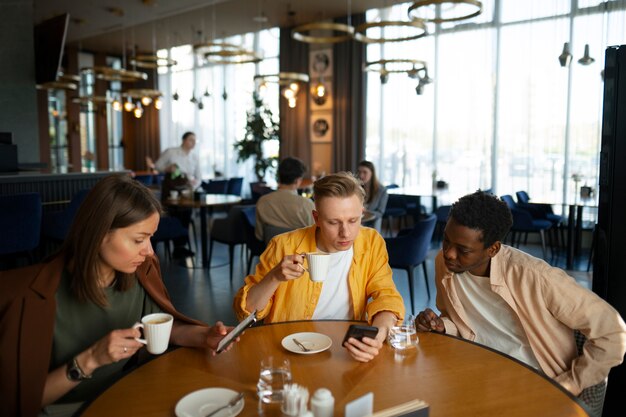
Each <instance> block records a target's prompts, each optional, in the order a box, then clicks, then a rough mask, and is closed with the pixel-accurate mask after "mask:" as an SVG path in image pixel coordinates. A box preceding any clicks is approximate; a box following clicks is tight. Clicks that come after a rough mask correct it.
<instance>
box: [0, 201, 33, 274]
mask: <svg viewBox="0 0 626 417" xmlns="http://www.w3.org/2000/svg"><path fill="white" fill-rule="evenodd" d="M41 218H42V206H41V196H40V195H39V194H38V193H24V194H11V195H0V260H3V261H6V262H2V263H3V264H6V265H7V266H9V267H13V266H15V265H16V262H15V261H16V258H18V257H21V256H26V257H27V258H28V261H29V263H32V262H33V261H34V256H33V251H34V250H35V248H37V247H38V246H39V240H40V236H41Z"/></svg>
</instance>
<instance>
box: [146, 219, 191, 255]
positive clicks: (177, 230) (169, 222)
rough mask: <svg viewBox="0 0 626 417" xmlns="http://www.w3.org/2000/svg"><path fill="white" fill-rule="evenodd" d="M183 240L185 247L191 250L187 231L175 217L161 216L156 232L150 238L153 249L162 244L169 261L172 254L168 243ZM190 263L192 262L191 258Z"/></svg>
mask: <svg viewBox="0 0 626 417" xmlns="http://www.w3.org/2000/svg"><path fill="white" fill-rule="evenodd" d="M180 238H185V239H186V240H187V247H188V248H189V249H191V245H190V242H189V229H187V228H186V227H185V226H183V224H182V223H181V222H180V220H179V219H177V218H176V217H171V216H162V217H161V219H160V220H159V226H158V227H157V230H156V232H154V235H152V237H151V238H150V240H151V241H152V246H153V247H154V248H155V250H156V247H157V245H158V244H159V243H161V242H163V245H164V246H165V255H166V256H167V258H168V259H169V260H171V259H172V252H171V250H170V249H171V248H170V243H171V242H173V241H174V240H176V239H180ZM191 258H192V262H193V257H191Z"/></svg>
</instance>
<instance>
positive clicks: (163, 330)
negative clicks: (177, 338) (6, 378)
mask: <svg viewBox="0 0 626 417" xmlns="http://www.w3.org/2000/svg"><path fill="white" fill-rule="evenodd" d="M173 323H174V317H172V315H171V314H167V313H154V314H148V315H147V316H144V317H143V318H142V319H141V323H136V324H135V325H134V326H133V328H134V329H137V328H139V327H141V328H143V334H144V339H140V338H138V337H136V338H135V340H136V341H138V342H139V343H143V344H144V345H146V349H148V352H150V353H152V354H153V355H159V354H161V353H163V352H165V351H166V350H167V346H168V345H169V342H170V333H171V332H172V324H173Z"/></svg>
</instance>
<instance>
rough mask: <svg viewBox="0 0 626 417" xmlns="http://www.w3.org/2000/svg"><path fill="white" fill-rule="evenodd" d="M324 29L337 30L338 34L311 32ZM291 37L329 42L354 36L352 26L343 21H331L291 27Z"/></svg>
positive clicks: (308, 40)
mask: <svg viewBox="0 0 626 417" xmlns="http://www.w3.org/2000/svg"><path fill="white" fill-rule="evenodd" d="M319 30H325V31H329V30H332V31H334V32H338V34H335V35H332V36H317V35H313V34H312V33H311V32H313V31H319ZM291 37H292V38H294V39H295V40H297V41H300V42H304V43H318V44H329V43H339V42H345V41H349V40H350V39H352V38H353V37H354V27H353V26H350V25H346V24H344V23H331V22H317V23H307V24H305V25H301V26H298V27H295V28H293V30H292V31H291Z"/></svg>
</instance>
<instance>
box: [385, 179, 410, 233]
mask: <svg viewBox="0 0 626 417" xmlns="http://www.w3.org/2000/svg"><path fill="white" fill-rule="evenodd" d="M385 188H386V189H388V190H391V189H394V188H398V185H396V184H390V185H387V186H385ZM406 215H407V205H406V200H405V198H404V196H403V195H398V194H389V198H388V199H387V207H385V212H384V213H383V220H385V219H387V232H388V234H390V235H393V219H398V224H399V225H400V224H401V222H402V218H403V217H404V216H406Z"/></svg>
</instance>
